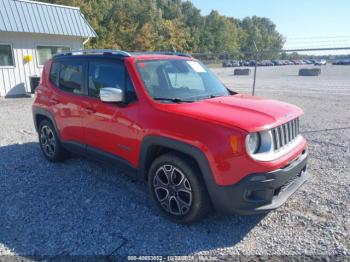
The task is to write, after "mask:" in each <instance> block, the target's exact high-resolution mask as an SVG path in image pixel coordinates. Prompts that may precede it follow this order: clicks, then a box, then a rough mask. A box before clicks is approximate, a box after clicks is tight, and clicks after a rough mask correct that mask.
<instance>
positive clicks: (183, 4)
mask: <svg viewBox="0 0 350 262" xmlns="http://www.w3.org/2000/svg"><path fill="white" fill-rule="evenodd" d="M41 1H42V2H48V3H54V4H62V5H70V6H79V7H80V8H81V11H82V12H83V14H84V16H85V18H86V19H87V20H88V22H89V23H90V24H91V26H92V27H93V28H94V30H95V31H96V33H97V35H98V37H97V38H94V39H91V41H90V42H89V43H88V45H87V47H88V48H116V49H122V50H128V51H169V50H176V51H178V52H189V53H230V54H231V55H232V54H237V57H239V56H242V53H247V52H248V53H249V52H251V51H254V50H255V46H254V41H255V43H256V45H257V48H258V49H259V50H270V49H273V50H279V49H281V48H282V46H283V44H284V38H283V36H282V35H281V34H280V33H279V32H278V31H277V30H276V25H275V24H274V23H273V22H272V21H271V20H270V19H268V18H264V17H257V16H253V17H246V18H244V19H242V20H239V19H236V18H233V17H227V16H223V15H221V14H220V13H219V12H217V11H214V10H213V11H212V12H211V13H210V14H209V15H206V16H203V15H201V12H200V10H199V9H198V8H196V7H195V6H194V5H193V3H191V2H190V1H181V0H41ZM232 8H233V9H234V8H235V6H234V3H232ZM234 56H236V55H234Z"/></svg>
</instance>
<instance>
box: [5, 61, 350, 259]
mask: <svg viewBox="0 0 350 262" xmlns="http://www.w3.org/2000/svg"><path fill="white" fill-rule="evenodd" d="M297 69H298V66H287V67H278V68H271V67H270V68H259V69H258V80H257V95H259V96H264V97H269V98H275V99H280V100H284V101H288V102H290V103H294V104H296V105H298V106H300V107H302V108H303V109H304V110H305V116H304V117H303V119H302V131H303V134H304V136H305V137H306V138H307V139H308V140H309V142H310V159H309V172H310V173H311V175H312V176H311V178H310V180H309V181H308V182H307V183H306V184H305V185H304V186H303V187H302V188H300V190H299V191H297V193H296V194H295V195H293V196H292V197H291V198H290V199H289V201H288V202H287V203H286V204H285V205H284V206H283V207H281V208H280V209H278V210H276V211H273V212H270V213H269V214H267V215H257V216H248V217H244V216H224V217H222V216H218V215H212V216H210V217H208V218H207V219H205V220H204V221H201V222H200V223H198V224H195V225H192V226H179V225H175V224H172V223H170V222H168V221H166V220H164V219H163V218H162V217H160V216H159V215H158V212H157V210H156V208H155V207H154V206H153V204H152V202H151V200H150V198H149V197H148V194H147V190H146V185H145V184H144V183H143V182H142V181H140V180H138V179H135V178H134V177H130V176H128V175H127V174H123V173H121V172H118V170H116V169H115V168H111V167H106V166H104V165H102V164H100V163H96V162H94V161H91V160H87V159H84V158H78V157H76V158H73V159H71V160H68V161H66V162H64V163H60V164H51V163H48V162H47V161H45V160H44V158H43V157H42V155H41V152H40V149H39V146H38V143H37V135H36V133H35V130H34V126H33V121H32V116H31V104H32V99H29V98H23V99H0V255H13V254H16V255H19V256H23V257H28V256H36V255H105V256H110V257H105V258H106V259H107V258H114V259H117V258H119V256H126V255H199V254H202V255H212V256H214V257H217V256H220V257H222V258H229V257H230V256H234V255H238V254H240V255H242V254H243V255H257V254H258V255H340V256H347V259H349V258H350V257H349V256H350V237H349V228H350V220H349V217H350V194H349V192H350V66H349V67H343V66H337V67H335V66H326V67H322V75H321V76H320V77H299V76H297V71H298V70H297ZM214 72H215V73H216V74H217V75H218V76H219V77H220V78H221V79H222V81H223V82H225V83H226V84H227V85H228V86H229V87H231V88H233V89H235V90H238V91H239V92H243V93H249V92H250V90H251V84H252V77H246V76H239V77H237V76H233V69H232V68H231V69H214ZM343 258H344V259H345V257H343Z"/></svg>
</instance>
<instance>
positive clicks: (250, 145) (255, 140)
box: [246, 133, 260, 154]
mask: <svg viewBox="0 0 350 262" xmlns="http://www.w3.org/2000/svg"><path fill="white" fill-rule="evenodd" d="M246 147H247V151H248V153H250V154H255V153H256V152H258V151H259V148H260V134H259V133H252V134H249V135H248V136H247V139H246Z"/></svg>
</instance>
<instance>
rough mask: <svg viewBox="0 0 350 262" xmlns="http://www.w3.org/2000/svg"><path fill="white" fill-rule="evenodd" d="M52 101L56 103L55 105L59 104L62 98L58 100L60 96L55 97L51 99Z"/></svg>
mask: <svg viewBox="0 0 350 262" xmlns="http://www.w3.org/2000/svg"><path fill="white" fill-rule="evenodd" d="M50 103H51V104H54V105H57V104H59V103H60V100H58V98H55V97H53V98H51V99H50Z"/></svg>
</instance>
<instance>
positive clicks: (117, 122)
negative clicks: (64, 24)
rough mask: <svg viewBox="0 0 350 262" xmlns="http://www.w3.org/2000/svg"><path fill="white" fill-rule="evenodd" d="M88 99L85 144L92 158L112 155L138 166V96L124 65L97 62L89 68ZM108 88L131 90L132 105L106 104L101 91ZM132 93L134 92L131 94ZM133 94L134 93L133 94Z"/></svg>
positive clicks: (120, 63)
mask: <svg viewBox="0 0 350 262" xmlns="http://www.w3.org/2000/svg"><path fill="white" fill-rule="evenodd" d="M87 77H88V81H87V82H88V83H87V85H88V96H87V97H85V98H84V101H83V108H84V111H85V113H84V114H85V116H84V117H83V125H84V130H85V134H84V137H85V142H86V144H87V151H88V153H90V154H94V153H97V154H108V155H112V156H115V157H116V158H121V159H123V160H126V161H128V162H129V163H130V164H132V165H136V163H137V157H135V151H137V150H136V147H137V146H138V143H137V137H138V135H139V134H140V128H139V127H138V126H137V124H136V123H137V122H138V109H139V104H138V102H137V98H136V94H134V95H131V100H130V94H132V93H133V92H134V90H133V86H132V84H131V81H130V78H129V76H128V74H127V71H126V68H125V66H124V63H123V61H119V60H111V61H109V60H108V61H107V60H104V61H103V60H102V61H101V60H96V61H90V62H89V66H88V76H87ZM104 87H112V88H120V89H123V90H124V92H125V91H126V90H127V89H128V90H129V92H125V93H128V95H129V103H122V104H118V103H105V102H102V101H101V100H100V97H99V90H100V89H101V88H104ZM130 90H131V91H130ZM132 90H133V91H132Z"/></svg>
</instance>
